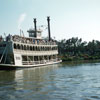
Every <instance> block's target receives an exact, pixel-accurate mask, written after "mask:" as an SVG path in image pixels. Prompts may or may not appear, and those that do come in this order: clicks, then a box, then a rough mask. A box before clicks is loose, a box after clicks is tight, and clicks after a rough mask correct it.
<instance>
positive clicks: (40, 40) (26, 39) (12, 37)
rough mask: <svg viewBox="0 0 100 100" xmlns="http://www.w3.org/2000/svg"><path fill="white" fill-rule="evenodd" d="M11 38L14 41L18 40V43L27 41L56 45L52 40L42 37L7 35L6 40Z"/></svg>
mask: <svg viewBox="0 0 100 100" xmlns="http://www.w3.org/2000/svg"><path fill="white" fill-rule="evenodd" d="M9 40H13V41H14V42H20V43H29V44H39V45H42V44H43V45H49V44H52V45H56V42H55V41H54V40H51V41H48V40H44V39H34V38H26V37H21V36H19V35H14V36H11V35H8V37H7V38H6V41H9Z"/></svg>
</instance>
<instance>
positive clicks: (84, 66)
mask: <svg viewBox="0 0 100 100" xmlns="http://www.w3.org/2000/svg"><path fill="white" fill-rule="evenodd" d="M0 100H100V63H99V62H81V63H77V62H73V63H64V64H57V65H49V66H45V67H41V68H29V69H20V70H12V71H3V70H1V71H0Z"/></svg>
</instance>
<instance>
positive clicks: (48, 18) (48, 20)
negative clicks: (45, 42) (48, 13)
mask: <svg viewBox="0 0 100 100" xmlns="http://www.w3.org/2000/svg"><path fill="white" fill-rule="evenodd" d="M47 22H48V35H49V41H50V40H51V36H50V35H51V34H50V17H47Z"/></svg>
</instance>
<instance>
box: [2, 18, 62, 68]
mask: <svg viewBox="0 0 100 100" xmlns="http://www.w3.org/2000/svg"><path fill="white" fill-rule="evenodd" d="M36 23H37V21H36V18H35V19H34V28H31V29H29V30H28V31H27V32H28V34H29V37H25V36H24V35H23V36H22V35H13V36H12V35H10V34H9V35H8V36H6V39H3V38H2V36H1V37H0V68H4V69H6V68H7V69H9V68H27V67H28V68H29V67H38V66H44V65H49V64H56V63H60V62H61V60H60V59H59V58H58V45H57V44H56V41H55V40H54V39H52V38H51V36H50V35H51V34H50V18H49V17H47V23H48V39H44V38H42V36H41V33H42V31H41V30H40V29H37V25H36Z"/></svg>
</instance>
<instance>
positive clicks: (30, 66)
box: [0, 60, 62, 69]
mask: <svg viewBox="0 0 100 100" xmlns="http://www.w3.org/2000/svg"><path fill="white" fill-rule="evenodd" d="M60 62H62V60H59V61H56V62H47V63H44V64H34V65H20V66H18V65H12V64H0V69H16V68H32V67H40V66H46V65H51V64H58V63H60Z"/></svg>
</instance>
